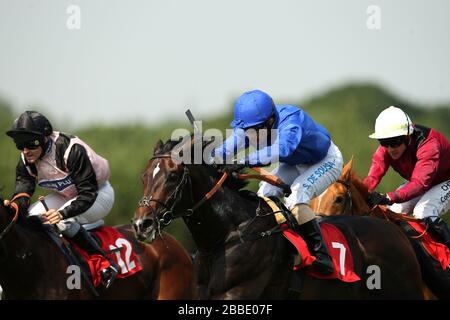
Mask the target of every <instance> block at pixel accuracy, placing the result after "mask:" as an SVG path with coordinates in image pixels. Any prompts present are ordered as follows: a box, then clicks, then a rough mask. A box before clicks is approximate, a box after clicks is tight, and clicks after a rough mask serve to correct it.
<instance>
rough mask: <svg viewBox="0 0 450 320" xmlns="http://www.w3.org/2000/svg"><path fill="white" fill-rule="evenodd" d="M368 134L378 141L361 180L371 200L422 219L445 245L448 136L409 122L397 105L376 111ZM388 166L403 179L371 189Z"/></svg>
mask: <svg viewBox="0 0 450 320" xmlns="http://www.w3.org/2000/svg"><path fill="white" fill-rule="evenodd" d="M369 137H370V138H372V139H377V140H378V141H379V142H380V146H379V147H378V149H377V150H376V151H375V153H374V155H373V158H372V166H371V167H370V170H369V174H368V176H367V177H366V178H365V179H364V184H365V185H366V186H367V187H368V189H369V192H371V194H370V196H369V203H370V204H371V205H376V204H383V205H390V207H389V208H390V209H391V210H392V211H395V212H398V213H407V214H413V215H414V217H416V218H418V219H423V220H424V221H425V222H426V223H427V224H428V226H429V229H430V231H431V233H433V234H434V235H435V236H436V237H437V238H438V239H439V240H440V241H442V242H443V243H445V244H446V245H447V246H449V245H450V232H449V228H448V226H447V224H446V223H445V221H444V220H442V219H441V217H440V216H442V215H443V214H444V213H446V212H447V211H448V210H449V209H450V143H449V141H448V140H447V139H446V138H445V136H444V135H442V134H441V133H439V132H438V131H436V130H434V129H430V128H427V127H424V126H421V125H413V123H412V122H411V119H410V118H409V116H408V115H407V114H406V113H405V112H404V111H403V110H401V109H399V108H396V107H389V108H387V109H385V110H384V111H383V112H381V113H380V115H379V116H378V118H377V119H376V122H375V132H374V133H373V134H371V135H370V136H369ZM389 167H392V168H393V169H394V170H395V171H396V172H398V173H399V174H400V175H401V176H402V177H403V178H404V179H405V180H406V182H405V183H403V184H402V185H401V186H400V187H399V188H398V189H397V190H395V191H393V192H388V193H387V194H381V193H378V192H374V189H375V188H376V187H377V185H378V184H379V183H380V181H381V179H382V178H383V176H384V175H385V174H386V172H387V170H388V169H389Z"/></svg>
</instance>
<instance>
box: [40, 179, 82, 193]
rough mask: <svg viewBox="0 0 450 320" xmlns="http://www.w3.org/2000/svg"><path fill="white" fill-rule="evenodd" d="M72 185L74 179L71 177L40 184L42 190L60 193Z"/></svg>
mask: <svg viewBox="0 0 450 320" xmlns="http://www.w3.org/2000/svg"><path fill="white" fill-rule="evenodd" d="M72 184H73V179H72V178H71V177H70V176H68V177H65V178H64V179H60V180H47V181H41V182H39V183H38V185H39V186H40V187H42V188H46V189H52V190H57V191H60V192H61V191H63V190H64V189H66V188H68V187H70V186H71V185H72Z"/></svg>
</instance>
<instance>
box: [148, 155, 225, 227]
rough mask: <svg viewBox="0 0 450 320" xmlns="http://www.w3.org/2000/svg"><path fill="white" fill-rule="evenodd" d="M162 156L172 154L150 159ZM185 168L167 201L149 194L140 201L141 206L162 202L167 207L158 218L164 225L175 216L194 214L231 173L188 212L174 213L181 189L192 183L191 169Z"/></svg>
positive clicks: (220, 180)
mask: <svg viewBox="0 0 450 320" xmlns="http://www.w3.org/2000/svg"><path fill="white" fill-rule="evenodd" d="M162 158H171V155H169V154H165V155H160V156H154V157H153V158H151V159H150V160H154V159H162ZM183 168H184V170H183V176H182V177H181V180H180V182H179V183H178V185H177V186H176V188H175V190H174V191H173V192H172V193H171V194H170V196H169V197H167V199H166V201H165V202H163V201H161V200H157V199H152V197H151V196H150V197H148V196H145V195H144V196H143V197H142V199H141V200H140V201H139V206H140V207H144V206H147V207H149V206H150V203H151V202H152V201H153V202H156V203H158V204H160V205H161V206H163V207H164V208H165V209H167V210H166V211H165V212H164V213H163V215H162V219H159V220H158V223H162V224H163V225H164V226H168V225H169V224H170V223H171V222H172V220H173V219H174V218H177V217H182V216H187V217H189V216H190V215H192V214H193V213H194V211H195V210H197V209H198V208H199V207H200V206H202V205H203V204H204V203H205V202H206V201H208V200H209V199H211V198H212V197H213V196H214V194H215V193H216V192H217V191H218V190H219V188H220V187H221V186H222V185H223V183H224V182H225V180H226V179H227V178H228V176H229V173H228V172H224V173H223V175H222V176H221V177H220V179H219V181H217V183H216V184H215V185H214V187H213V188H212V189H211V190H210V191H209V192H208V193H206V194H205V196H204V197H203V198H202V199H201V200H200V201H199V202H197V203H196V204H194V205H193V206H192V208H191V209H187V210H186V212H187V213H186V214H185V215H183V214H181V215H174V213H173V212H174V210H173V209H174V208H175V206H176V204H177V203H178V202H179V201H180V199H181V191H182V189H183V188H184V186H185V185H186V183H187V182H188V181H189V183H190V178H189V169H188V168H187V166H186V165H184V166H183ZM172 198H173V199H174V201H173V203H172V206H171V207H170V208H169V207H168V203H169V201H170V200H172Z"/></svg>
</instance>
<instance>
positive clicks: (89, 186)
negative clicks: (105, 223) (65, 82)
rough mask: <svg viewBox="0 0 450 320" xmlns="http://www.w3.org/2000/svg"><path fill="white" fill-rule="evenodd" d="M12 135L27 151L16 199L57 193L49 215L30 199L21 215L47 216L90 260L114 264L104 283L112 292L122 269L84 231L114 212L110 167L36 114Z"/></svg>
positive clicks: (50, 199) (49, 200) (22, 201)
mask: <svg viewBox="0 0 450 320" xmlns="http://www.w3.org/2000/svg"><path fill="white" fill-rule="evenodd" d="M6 134H7V135H8V136H10V137H11V138H12V139H13V140H14V143H15V144H16V147H17V149H19V150H20V151H21V154H20V159H19V163H18V164H17V167H16V186H15V193H14V195H16V194H19V193H27V194H29V195H30V196H32V195H33V193H34V191H35V187H36V184H37V185H39V186H40V187H42V188H46V189H49V190H52V191H53V193H51V194H49V195H48V196H46V197H45V202H46V204H47V206H48V208H49V210H48V211H47V210H46V209H45V207H44V205H43V204H42V203H41V202H36V203H34V204H33V205H31V206H30V203H29V200H28V199H26V198H19V199H18V200H17V203H18V204H19V206H20V207H21V211H22V212H28V215H29V216H34V215H37V216H41V218H42V219H43V220H44V221H45V222H44V223H46V224H51V225H55V226H56V228H57V229H58V231H59V232H61V233H62V234H63V235H64V236H66V237H68V238H71V239H72V240H74V241H75V243H77V244H78V245H79V246H80V247H81V248H82V249H84V250H85V251H86V252H87V253H88V254H90V255H92V254H99V255H102V256H104V257H105V258H106V259H108V261H109V262H110V264H111V265H110V266H109V267H108V268H106V269H104V270H102V282H103V285H104V286H105V287H106V288H109V287H110V286H111V284H112V282H113V281H114V279H115V278H116V276H117V275H118V272H119V267H118V266H117V264H116V263H114V261H113V260H111V259H109V257H108V256H107V255H106V253H105V252H104V251H103V250H102V249H101V247H100V245H99V244H98V243H97V241H96V240H95V239H93V238H92V236H91V235H90V233H89V232H87V231H86V230H85V229H84V227H83V226H82V225H83V224H90V223H95V222H98V221H100V220H101V219H102V218H104V217H105V216H106V215H107V214H108V213H109V212H110V211H111V209H112V206H113V203H114V190H113V188H112V186H111V185H110V183H109V181H108V179H109V175H110V171H109V165H108V161H107V160H106V159H104V158H102V157H101V156H99V155H98V154H96V153H95V152H94V150H92V149H91V148H90V147H89V146H88V145H87V144H86V143H84V142H83V141H82V140H81V139H79V138H78V137H76V136H72V135H67V134H64V133H62V132H58V131H53V128H52V125H51V124H50V122H49V121H48V119H47V118H46V117H45V116H43V115H42V114H40V113H39V112H36V111H26V112H24V113H22V114H21V115H20V116H19V118H17V119H16V120H15V121H14V123H13V125H12V128H11V130H9V131H8V132H6ZM5 204H8V201H7V200H5Z"/></svg>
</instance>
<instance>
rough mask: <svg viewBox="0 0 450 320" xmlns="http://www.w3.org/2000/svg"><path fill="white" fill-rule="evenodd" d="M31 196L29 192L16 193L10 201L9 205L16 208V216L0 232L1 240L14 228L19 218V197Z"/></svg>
mask: <svg viewBox="0 0 450 320" xmlns="http://www.w3.org/2000/svg"><path fill="white" fill-rule="evenodd" d="M24 197H25V198H31V196H30V195H29V194H28V193H18V194H16V195H15V196H14V197H13V198H12V199H11V200H10V201H9V205H8V206H9V207H11V208H13V209H14V217H13V218H12V219H11V221H10V222H9V224H8V225H7V226H6V228H5V229H4V230H3V231H2V233H0V240H1V239H2V238H3V237H4V236H5V234H7V233H8V231H9V230H10V229H11V228H12V226H13V225H14V224H15V223H16V221H17V218H18V217H19V205H18V204H17V203H16V202H15V201H16V200H17V199H19V198H24Z"/></svg>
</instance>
